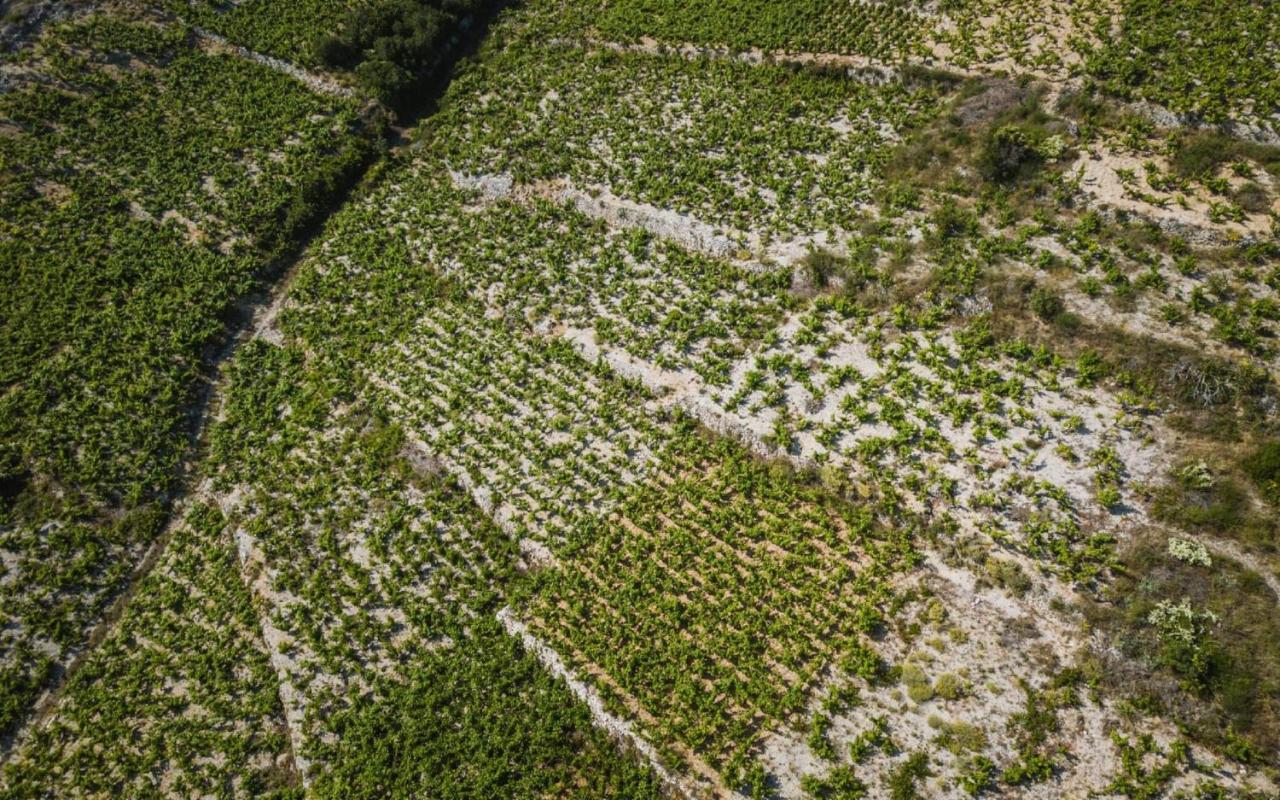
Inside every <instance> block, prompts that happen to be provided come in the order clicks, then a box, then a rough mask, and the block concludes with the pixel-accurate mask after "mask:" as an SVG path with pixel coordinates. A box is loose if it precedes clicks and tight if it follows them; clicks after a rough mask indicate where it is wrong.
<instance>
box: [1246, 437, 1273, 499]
mask: <svg viewBox="0 0 1280 800" xmlns="http://www.w3.org/2000/svg"><path fill="white" fill-rule="evenodd" d="M1242 466H1243V467H1244V471H1245V474H1247V475H1248V476H1249V477H1250V478H1251V479H1252V480H1253V482H1254V484H1255V485H1257V487H1258V489H1259V490H1260V491H1261V492H1262V493H1263V495H1264V496H1265V497H1267V498H1268V499H1269V500H1271V502H1273V503H1280V440H1277V441H1269V442H1263V443H1262V444H1261V445H1259V446H1258V447H1257V449H1256V450H1254V451H1253V452H1252V453H1250V454H1249V455H1248V456H1246V457H1245V459H1244V461H1243V462H1242Z"/></svg>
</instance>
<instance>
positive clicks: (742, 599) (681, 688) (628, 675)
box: [522, 423, 916, 780]
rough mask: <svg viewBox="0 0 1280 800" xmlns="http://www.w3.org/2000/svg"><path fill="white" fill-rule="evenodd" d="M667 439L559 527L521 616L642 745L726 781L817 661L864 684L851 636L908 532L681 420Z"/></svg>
mask: <svg viewBox="0 0 1280 800" xmlns="http://www.w3.org/2000/svg"><path fill="white" fill-rule="evenodd" d="M672 442H673V443H672V446H671V448H670V449H669V450H668V451H667V452H666V453H665V454H664V459H663V461H662V462H661V464H660V465H659V468H658V470H657V472H656V473H655V475H654V477H653V478H652V479H651V480H649V481H648V482H646V483H645V484H643V485H641V486H638V487H637V488H636V489H635V490H634V491H632V492H630V493H628V495H627V497H626V498H625V500H624V501H623V502H622V504H621V505H619V506H618V508H617V509H616V510H615V511H614V513H613V514H612V515H610V516H609V517H605V518H600V517H597V518H591V519H587V520H584V521H583V522H582V523H581V524H580V525H578V526H576V527H575V528H573V529H572V530H571V531H570V532H569V533H568V535H567V536H566V540H565V543H564V545H563V547H562V548H560V550H559V557H560V559H561V563H562V564H563V566H562V567H560V568H557V569H547V570H543V571H539V572H537V573H535V574H534V576H533V578H532V581H531V584H530V586H529V588H528V589H527V592H528V594H527V596H526V600H525V605H524V607H523V608H522V613H523V614H525V615H527V616H528V618H529V619H531V620H533V622H534V624H535V627H537V628H540V629H541V630H542V631H543V632H544V634H545V635H546V636H547V637H548V639H549V641H551V642H552V643H553V644H554V646H555V647H556V648H557V649H558V650H560V652H562V653H565V654H566V656H568V657H570V658H571V659H576V660H577V661H579V662H580V663H586V664H592V665H595V667H598V668H599V669H602V670H603V671H604V672H605V673H606V674H607V675H608V676H610V678H611V679H612V680H613V681H615V682H616V683H617V685H618V686H619V687H620V688H621V689H622V690H623V691H624V692H626V693H627V694H628V695H630V696H631V697H633V698H635V700H636V701H638V702H639V703H640V705H641V707H642V708H644V710H645V711H646V712H647V713H648V714H651V715H652V716H653V717H654V718H655V719H656V723H655V726H656V729H655V730H653V731H652V732H651V733H652V735H653V737H654V740H655V741H656V742H658V743H661V744H664V745H668V746H669V745H672V744H674V743H679V744H681V745H683V746H684V747H687V748H688V749H689V750H691V751H693V752H694V753H696V754H698V755H699V756H700V757H701V758H703V759H705V760H706V761H708V762H709V763H711V764H713V765H715V766H717V767H719V768H722V769H725V770H728V774H729V775H730V776H733V775H735V774H738V770H740V769H742V768H743V767H745V766H746V765H747V764H748V763H749V759H750V756H751V751H752V747H753V746H754V745H755V744H756V743H757V741H758V737H759V736H760V735H762V734H764V733H765V732H766V731H767V730H768V729H769V728H771V727H773V726H778V725H782V724H784V723H785V722H786V721H787V720H789V719H792V718H793V717H794V716H795V715H797V714H798V713H799V712H800V711H801V710H802V709H803V708H804V705H805V703H806V701H807V699H808V696H809V691H810V689H811V688H812V687H813V686H814V684H815V681H817V680H818V677H819V674H820V673H822V672H823V671H824V670H826V669H828V668H830V667H831V666H832V665H839V666H840V668H841V669H843V670H844V671H846V672H847V673H848V674H851V675H857V674H861V675H863V676H864V677H874V675H875V674H876V671H877V669H878V668H879V667H878V663H879V662H878V659H877V656H876V655H875V654H874V652H873V650H872V649H870V648H869V646H868V644H867V641H868V640H867V639H866V637H867V636H868V635H870V634H873V633H876V632H877V631H879V630H880V628H881V626H882V624H883V622H884V619H885V616H886V615H889V614H891V613H892V611H891V609H892V607H893V603H894V597H895V593H894V590H893V589H892V588H891V587H890V583H889V581H890V579H891V577H892V576H893V575H894V574H895V573H897V572H899V571H901V570H903V569H905V568H907V567H909V566H910V565H911V564H913V563H914V559H915V557H916V556H915V554H914V552H913V550H912V545H911V538H912V528H911V527H910V526H911V523H910V522H909V521H908V520H906V519H905V517H903V516H897V517H887V518H879V517H878V512H879V509H877V508H875V507H874V506H870V507H866V508H856V507H853V506H848V505H841V504H834V503H831V502H829V501H828V500H825V499H824V498H823V497H822V496H821V495H820V494H819V493H817V492H815V491H814V490H812V489H808V488H804V487H802V486H800V485H798V484H797V483H796V482H795V481H794V480H793V479H791V478H790V477H789V476H788V475H787V473H785V472H784V471H779V470H771V469H769V468H767V467H766V466H765V465H763V464H761V463H759V462H757V461H754V460H753V459H752V457H751V456H750V455H749V454H748V453H747V452H746V451H744V450H743V449H742V448H741V447H740V446H738V445H735V444H729V443H727V442H725V441H723V440H720V441H715V440H707V439H703V438H702V437H701V436H700V435H699V434H698V433H697V432H696V430H695V429H694V427H693V426H692V425H691V424H690V423H682V424H681V425H680V426H679V427H678V430H677V433H676V436H675V438H674V439H673V440H672ZM621 707H622V708H625V706H621ZM670 752H672V751H671V750H668V753H670ZM677 760H678V759H677ZM730 779H731V780H735V779H734V778H732V777H731V778H730Z"/></svg>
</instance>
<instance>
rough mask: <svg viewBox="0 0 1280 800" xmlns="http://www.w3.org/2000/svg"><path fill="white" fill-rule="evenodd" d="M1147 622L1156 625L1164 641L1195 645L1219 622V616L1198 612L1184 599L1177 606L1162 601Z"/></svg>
mask: <svg viewBox="0 0 1280 800" xmlns="http://www.w3.org/2000/svg"><path fill="white" fill-rule="evenodd" d="M1147 622H1148V623H1149V624H1151V625H1154V626H1155V627H1156V628H1157V629H1158V630H1159V631H1160V636H1161V637H1162V638H1164V639H1174V640H1179V641H1182V642H1185V643H1186V644H1189V645H1194V644H1196V643H1197V641H1198V640H1199V638H1200V636H1201V635H1202V634H1203V633H1204V632H1205V631H1207V630H1208V629H1209V628H1210V627H1211V626H1212V625H1214V624H1216V623H1217V622H1218V615H1217V614H1215V613H1213V612H1212V611H1196V610H1195V609H1194V608H1192V607H1191V601H1190V600H1188V599H1187V598H1185V597H1184V598H1182V602H1180V603H1176V604H1175V603H1172V602H1170V601H1168V600H1161V601H1160V603H1159V605H1157V606H1156V607H1155V608H1153V609H1151V613H1149V614H1147Z"/></svg>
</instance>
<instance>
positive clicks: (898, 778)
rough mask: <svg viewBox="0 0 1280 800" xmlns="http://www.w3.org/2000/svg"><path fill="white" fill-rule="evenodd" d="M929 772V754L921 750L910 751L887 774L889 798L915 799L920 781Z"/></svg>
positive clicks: (896, 799)
mask: <svg viewBox="0 0 1280 800" xmlns="http://www.w3.org/2000/svg"><path fill="white" fill-rule="evenodd" d="M930 774H932V773H931V772H930V771H929V755H928V754H927V753H925V752H923V751H917V752H914V753H912V754H911V755H910V756H908V757H907V760H906V761H904V762H902V763H901V764H899V765H898V766H897V767H895V768H894V770H893V772H892V773H891V774H890V775H889V797H890V798H891V800H915V798H917V797H920V782H921V781H923V780H924V779H926V778H928V777H929V775H930Z"/></svg>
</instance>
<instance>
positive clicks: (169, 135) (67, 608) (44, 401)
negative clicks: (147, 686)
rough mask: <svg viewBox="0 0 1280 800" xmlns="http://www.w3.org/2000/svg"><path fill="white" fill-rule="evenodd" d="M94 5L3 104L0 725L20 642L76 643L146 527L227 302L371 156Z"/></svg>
mask: <svg viewBox="0 0 1280 800" xmlns="http://www.w3.org/2000/svg"><path fill="white" fill-rule="evenodd" d="M113 13H118V14H119V16H111V15H105V14H94V15H89V16H86V17H81V18H79V19H77V20H75V21H74V22H69V23H64V24H60V25H53V26H49V27H47V28H46V29H45V30H44V33H43V34H42V36H41V37H40V38H39V39H38V40H37V41H36V42H35V43H34V44H33V45H32V47H31V48H29V49H26V50H23V51H22V52H21V53H20V54H18V55H16V56H14V57H13V58H14V59H15V62H16V63H18V64H21V68H23V69H30V70H31V73H32V74H33V75H36V76H38V77H40V78H42V79H43V80H47V82H45V83H41V82H33V83H26V82H22V81H18V82H15V84H14V85H13V86H12V87H11V90H10V91H7V92H5V93H4V94H3V95H0V116H3V117H4V118H5V120H6V125H8V126H10V128H11V130H10V131H8V132H7V133H6V135H4V136H0V276H3V279H4V282H5V285H6V286H7V287H8V288H7V290H6V291H5V292H3V293H0V484H2V485H3V486H4V492H3V495H2V496H0V547H3V548H4V549H5V550H6V551H7V552H8V553H12V554H13V556H14V560H12V561H10V562H9V568H10V569H11V570H13V571H14V572H16V573H17V575H18V578H17V579H16V580H10V581H6V582H5V583H4V585H3V588H0V609H2V610H0V630H3V631H4V633H3V634H0V652H3V654H4V656H5V657H4V663H3V666H0V697H2V698H3V699H0V730H7V729H8V728H9V727H10V725H11V724H12V723H13V722H15V721H16V720H17V719H18V717H19V716H20V709H22V708H24V707H25V705H26V703H27V702H28V701H29V700H30V698H31V697H32V695H33V693H34V692H35V691H36V689H37V688H38V687H39V686H40V684H41V683H42V681H41V680H39V679H40V678H41V677H42V676H43V677H47V676H48V674H49V672H48V664H46V663H44V662H43V661H41V660H40V659H38V658H34V657H32V656H30V654H31V653H32V652H33V650H32V648H31V647H29V646H27V645H24V644H23V642H27V643H28V644H30V642H31V641H33V640H34V641H42V642H44V643H47V644H49V645H51V646H52V648H53V650H54V652H55V654H60V653H64V652H67V651H68V650H69V649H70V648H72V647H74V646H76V645H78V644H80V643H81V642H82V641H83V637H84V636H85V635H86V633H87V629H88V626H89V625H90V624H92V622H93V621H94V620H95V618H96V617H97V615H98V614H99V613H101V611H102V610H103V608H104V607H105V604H106V602H107V601H108V600H109V599H110V598H111V597H112V596H113V595H114V594H115V593H116V592H118V591H119V590H120V589H121V588H122V586H123V584H124V583H125V582H126V581H127V579H128V576H129V575H130V574H131V572H132V570H133V567H134V565H135V564H136V562H137V560H138V558H139V557H140V556H141V552H142V550H143V549H144V548H145V546H146V545H147V544H148V543H149V542H150V541H152V540H153V539H154V537H155V535H156V533H157V532H158V530H159V529H160V527H161V525H162V523H163V519H164V515H165V512H166V504H167V498H168V493H169V492H170V490H171V489H172V488H173V483H174V480H175V478H176V477H177V470H178V466H179V463H180V461H181V459H182V457H183V454H184V452H185V448H186V445H187V443H188V435H189V429H190V420H189V419H188V418H187V416H186V415H187V413H188V412H189V411H190V409H191V407H192V405H193V403H194V402H195V401H196V400H197V399H198V397H199V395H198V382H199V380H200V378H201V376H202V371H203V368H204V363H205V359H206V356H208V355H209V354H210V353H211V349H210V348H211V347H213V346H214V345H216V344H217V343H218V341H219V340H220V338H221V337H222V336H223V335H224V334H225V330H226V323H225V317H226V316H227V315H228V312H229V311H230V310H231V309H232V307H233V304H234V303H235V302H236V301H237V300H238V299H239V298H241V297H242V296H244V295H245V294H246V293H248V292H249V291H250V290H251V289H252V288H253V287H254V285H255V281H256V279H257V278H258V277H259V276H261V275H263V274H266V273H268V272H270V271H272V270H273V269H274V268H276V267H278V266H279V262H280V259H281V257H282V256H283V255H284V254H285V253H286V252H287V251H288V250H289V249H290V248H291V247H292V246H293V245H294V243H295V242H296V240H297V237H298V236H299V234H300V233H301V232H302V230H303V228H304V227H305V226H306V225H307V224H308V223H309V222H310V220H312V219H313V218H314V217H315V215H316V214H317V213H318V212H319V211H321V210H323V209H325V208H327V206H328V205H329V203H330V202H331V200H332V199H333V198H334V197H336V196H337V195H339V194H340V193H341V191H342V190H343V188H344V185H345V183H346V182H347V181H348V180H349V179H350V178H351V177H353V176H354V174H355V173H356V172H358V171H359V169H360V168H361V167H362V166H363V164H364V163H365V161H366V160H367V158H368V156H369V154H370V145H371V137H370V136H369V132H368V131H367V130H365V128H364V126H363V123H362V122H361V116H360V110H359V108H358V106H357V105H356V104H355V103H353V102H348V101H343V100H334V99H332V98H323V97H320V96H317V95H314V94H312V93H311V92H309V91H308V90H307V89H306V88H305V87H303V86H302V85H301V84H299V83H298V82H296V81H294V80H293V79H291V78H289V77H287V76H284V75H281V74H279V73H278V72H275V71H273V70H270V69H268V68H266V67H263V66H260V65H258V64H255V63H253V62H251V61H248V60H246V59H242V58H238V57H234V56H230V55H215V54H210V53H206V52H205V51H203V50H201V49H200V48H198V47H196V46H195V44H194V42H193V41H192V39H191V35H190V31H188V30H186V29H184V28H181V27H177V26H164V25H159V24H156V23H155V22H154V21H151V20H140V19H135V18H132V17H129V16H128V12H127V11H119V12H113ZM122 65H123V66H122ZM173 215H177V219H178V220H182V222H178V221H174V220H173V219H172V217H173ZM188 222H189V227H190V230H189V229H188ZM24 654H26V655H24ZM10 656H12V657H10ZM58 658H60V655H55V657H54V660H55V661H56V660H58Z"/></svg>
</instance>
